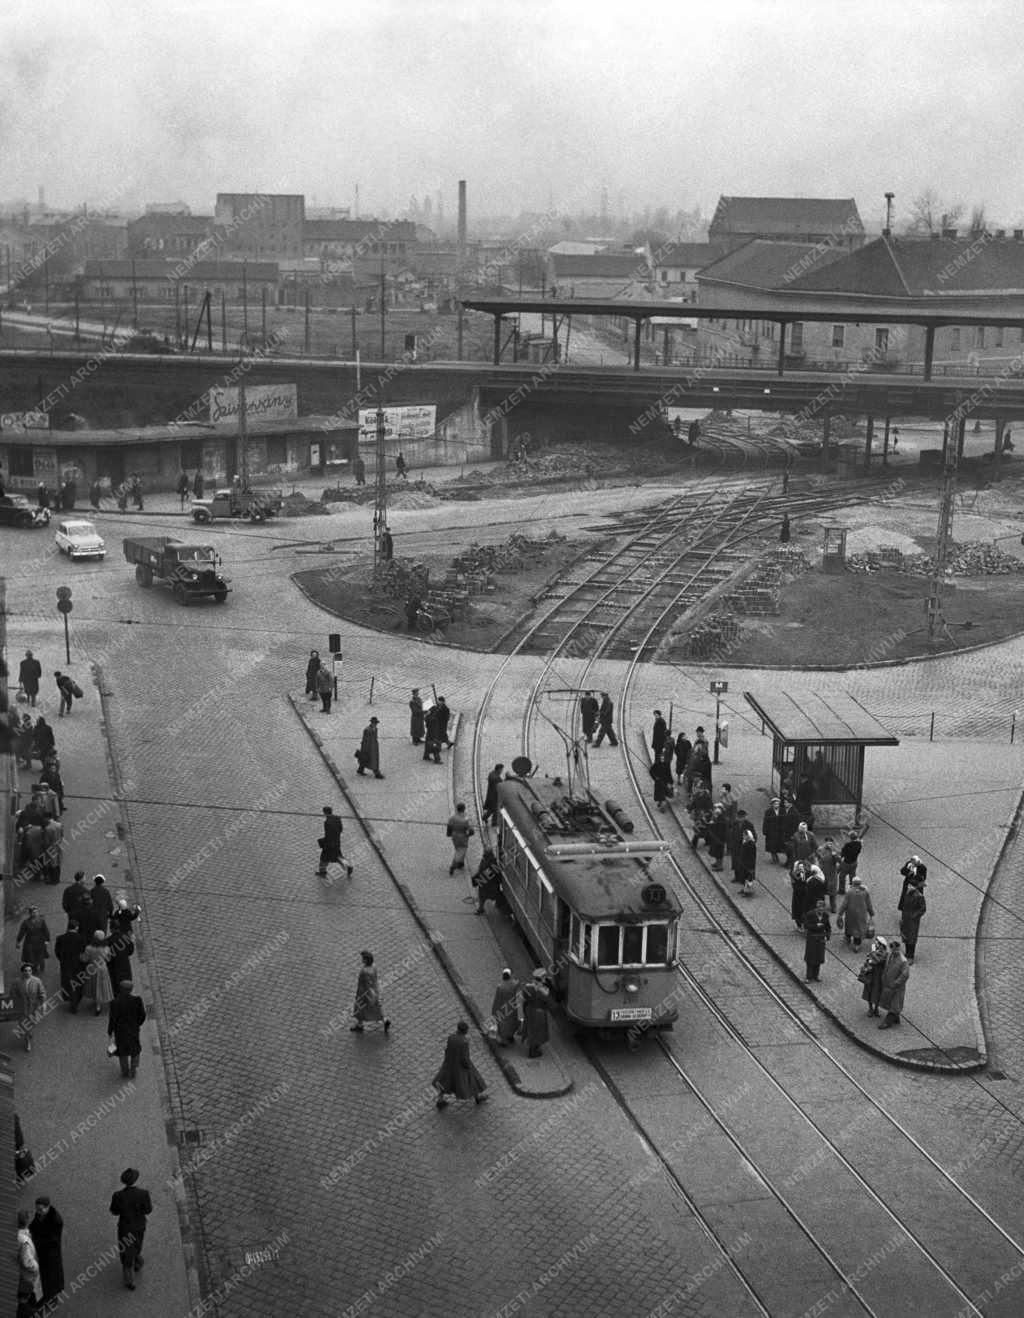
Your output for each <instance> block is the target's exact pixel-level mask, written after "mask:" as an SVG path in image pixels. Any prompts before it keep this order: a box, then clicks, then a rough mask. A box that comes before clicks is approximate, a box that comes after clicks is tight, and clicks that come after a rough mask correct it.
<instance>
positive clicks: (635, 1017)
mask: <svg viewBox="0 0 1024 1318" xmlns="http://www.w3.org/2000/svg"><path fill="white" fill-rule="evenodd" d="M651 1014H652V1012H651V1008H650V1007H612V1010H611V1018H612V1020H613V1021H649V1020H650V1019H651Z"/></svg>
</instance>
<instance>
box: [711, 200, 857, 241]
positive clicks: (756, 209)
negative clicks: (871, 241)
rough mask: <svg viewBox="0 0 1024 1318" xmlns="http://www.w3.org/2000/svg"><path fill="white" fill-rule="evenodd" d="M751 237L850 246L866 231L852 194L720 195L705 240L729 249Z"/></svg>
mask: <svg viewBox="0 0 1024 1318" xmlns="http://www.w3.org/2000/svg"><path fill="white" fill-rule="evenodd" d="M752 238H762V239H766V240H767V241H769V242H798V243H821V242H826V243H831V244H834V245H836V246H839V247H844V248H847V249H849V248H853V247H859V246H860V245H861V244H862V243H863V242H864V240H865V234H864V225H863V224H862V223H861V218H860V213H859V212H858V210H857V203H856V201H855V200H854V199H853V197H726V196H720V197H719V198H718V205H717V206H716V207H715V213H714V215H713V216H712V218H711V223H710V225H709V226H708V241H709V242H712V243H719V244H721V245H722V246H723V247H727V248H732V247H739V246H741V245H742V244H743V243H747V242H749V241H750V240H751V239H752Z"/></svg>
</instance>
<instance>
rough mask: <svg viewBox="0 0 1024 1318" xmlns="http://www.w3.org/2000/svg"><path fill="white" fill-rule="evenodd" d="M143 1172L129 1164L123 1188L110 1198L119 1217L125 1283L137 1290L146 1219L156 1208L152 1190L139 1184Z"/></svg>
mask: <svg viewBox="0 0 1024 1318" xmlns="http://www.w3.org/2000/svg"><path fill="white" fill-rule="evenodd" d="M138 1179H139V1173H138V1172H137V1171H136V1170H135V1168H134V1167H128V1168H126V1169H125V1171H123V1172H122V1173H121V1184H122V1185H123V1186H124V1189H123V1190H116V1191H115V1192H114V1194H113V1196H112V1197H111V1200H110V1211H111V1212H112V1213H113V1214H114V1216H115V1217H116V1218H117V1252H118V1254H119V1255H120V1256H121V1271H122V1273H123V1275H124V1284H125V1285H126V1286H127V1287H128V1289H129V1290H130V1291H133V1290H134V1289H135V1274H136V1273H137V1272H138V1271H139V1269H140V1268H141V1267H142V1264H143V1258H142V1242H143V1240H144V1239H145V1236H146V1218H147V1217H148V1216H149V1214H150V1213H151V1212H152V1211H153V1201H152V1200H151V1199H150V1197H149V1191H148V1190H143V1189H141V1188H140V1187H139V1185H138V1184H137V1182H138Z"/></svg>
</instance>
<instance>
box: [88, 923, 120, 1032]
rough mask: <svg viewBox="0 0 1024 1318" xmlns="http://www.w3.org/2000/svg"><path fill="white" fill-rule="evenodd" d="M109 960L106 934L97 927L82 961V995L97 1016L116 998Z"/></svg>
mask: <svg viewBox="0 0 1024 1318" xmlns="http://www.w3.org/2000/svg"><path fill="white" fill-rule="evenodd" d="M109 960H110V952H109V950H108V949H107V939H106V935H105V934H103V933H101V932H100V930H98V929H97V930H96V932H95V933H94V934H93V936H92V942H91V943H89V944H88V946H87V947H86V949H85V951H84V952H83V953H82V961H83V962H84V963H85V977H84V984H83V990H82V997H83V998H85V999H87V1001H89V1002H91V1003H92V1005H93V1013H94V1015H96V1016H99V1015H101V1014H102V1013H103V1011H104V1009H105V1008H107V1007H109V1006H110V1004H111V1003H112V1002H113V1000H114V990H113V988H112V987H111V984H110V974H109V973H108V971H107V962H108V961H109Z"/></svg>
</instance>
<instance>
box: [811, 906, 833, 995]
mask: <svg viewBox="0 0 1024 1318" xmlns="http://www.w3.org/2000/svg"><path fill="white" fill-rule="evenodd" d="M804 935H805V937H804V963H805V965H806V966H807V975H806V978H807V979H812V980H813V979H818V978H819V975H818V971H819V970H820V969H821V967H822V965H824V962H825V944H826V943H827V942H828V940H829V939H830V938H831V937H832V922H831V920H829V918H828V913H827V912H826V910H825V899H824V898H823V897H822V898H819V900H818V901H817V902H816V903H815V904H814V906H812V907H811V909H810V910H809V911H808V912H807V914H806V915H805V916H804Z"/></svg>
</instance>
